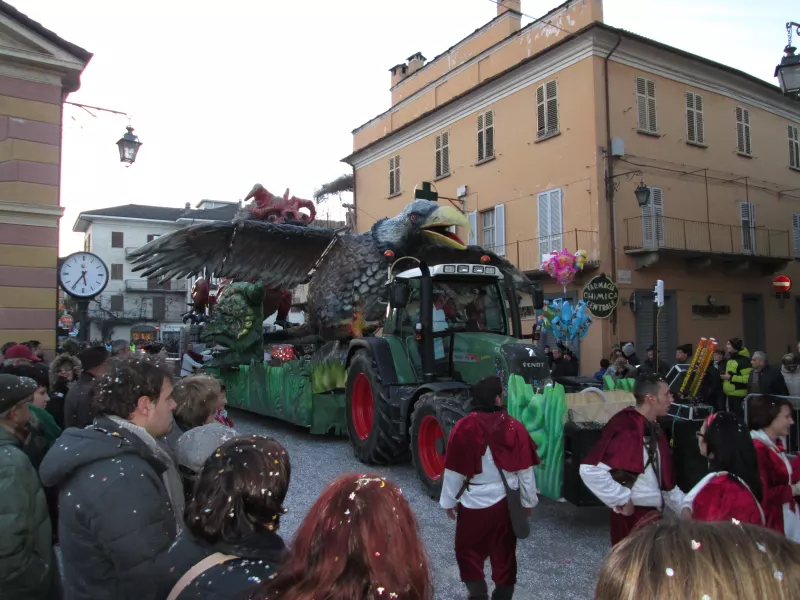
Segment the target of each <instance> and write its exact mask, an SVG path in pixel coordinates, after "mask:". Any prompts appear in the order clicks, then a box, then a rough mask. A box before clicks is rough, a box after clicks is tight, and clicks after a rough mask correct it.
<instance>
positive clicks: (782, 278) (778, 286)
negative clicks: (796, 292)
mask: <svg viewBox="0 0 800 600" xmlns="http://www.w3.org/2000/svg"><path fill="white" fill-rule="evenodd" d="M772 289H774V290H775V293H776V294H788V293H789V292H790V291H791V290H792V280H791V279H789V278H788V277H787V276H786V275H777V276H776V277H775V279H773V280H772Z"/></svg>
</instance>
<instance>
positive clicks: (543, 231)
mask: <svg viewBox="0 0 800 600" xmlns="http://www.w3.org/2000/svg"><path fill="white" fill-rule="evenodd" d="M536 203H537V207H536V208H537V219H538V220H539V260H541V257H542V256H544V255H546V254H549V253H550V192H543V193H541V194H539V195H538V196H537V197H536ZM536 264H540V263H539V262H538V261H537V263H536Z"/></svg>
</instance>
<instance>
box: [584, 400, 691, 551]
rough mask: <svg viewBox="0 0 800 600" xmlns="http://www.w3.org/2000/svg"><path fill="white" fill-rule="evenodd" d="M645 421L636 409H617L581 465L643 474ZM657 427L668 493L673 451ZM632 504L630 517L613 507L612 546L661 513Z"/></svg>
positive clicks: (671, 485) (672, 480) (671, 483)
mask: <svg viewBox="0 0 800 600" xmlns="http://www.w3.org/2000/svg"><path fill="white" fill-rule="evenodd" d="M645 421H646V420H645V417H643V416H642V415H641V414H640V413H639V412H638V411H637V410H636V409H635V408H631V407H629V408H624V409H623V410H621V411H620V412H618V413H617V414H616V415H614V416H613V417H611V419H610V420H609V421H608V423H606V425H605V427H603V432H602V433H601V435H600V439H599V440H598V441H597V443H596V444H595V445H594V447H593V448H592V450H591V451H590V452H589V454H587V455H586V457H585V458H584V459H583V461H581V464H582V465H594V466H597V465H599V464H601V463H602V464H604V465H607V466H608V467H610V468H611V469H620V470H623V471H628V472H631V473H637V474H639V475H642V474H644V472H645V462H644V461H645V459H644V452H645V447H644V436H645ZM656 427H657V425H656ZM657 430H658V432H659V436H658V454H659V458H660V460H659V463H660V465H659V468H660V472H661V490H662V491H665V492H669V491H671V490H673V489H674V488H675V487H676V479H675V470H674V466H673V463H672V453H671V451H670V448H669V443H668V442H667V437H666V435H665V434H664V432H663V431H661V430H660V428H659V429H657ZM634 505H635V506H634V513H633V514H632V515H630V516H624V515H622V514H620V513H618V512H615V511H613V510H612V512H611V544H612V546H613V545H615V544H617V543H619V542H620V541H622V540H623V539H625V538H626V537H627V536H628V534H630V532H631V531H633V530H634V529H635V528H636V527H637V526H638V525H639V524H641V523H642V522H644V521H649V520H651V519H657V518H659V515H660V512H659V509H658V508H655V507H652V506H636V501H635V500H634Z"/></svg>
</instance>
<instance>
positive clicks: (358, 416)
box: [350, 373, 374, 440]
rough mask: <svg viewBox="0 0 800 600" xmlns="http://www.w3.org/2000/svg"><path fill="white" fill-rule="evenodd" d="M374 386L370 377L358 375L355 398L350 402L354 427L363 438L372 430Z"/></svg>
mask: <svg viewBox="0 0 800 600" xmlns="http://www.w3.org/2000/svg"><path fill="white" fill-rule="evenodd" d="M373 406H374V403H373V401H372V386H371V385H370V383H369V378H368V377H367V376H366V375H364V374H363V373H359V374H358V376H356V380H355V381H354V382H353V398H352V401H351V403H350V411H351V412H352V414H353V427H354V428H355V430H356V435H357V436H358V437H360V438H361V439H362V440H365V439H367V438H368V437H369V434H370V432H371V431H372V409H373Z"/></svg>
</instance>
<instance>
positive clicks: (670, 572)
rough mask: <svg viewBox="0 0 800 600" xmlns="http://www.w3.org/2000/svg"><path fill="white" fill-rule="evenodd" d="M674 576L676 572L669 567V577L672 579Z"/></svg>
mask: <svg viewBox="0 0 800 600" xmlns="http://www.w3.org/2000/svg"><path fill="white" fill-rule="evenodd" d="M673 575H675V571H673V570H672V569H671V568H669V567H667V577H672V576H673Z"/></svg>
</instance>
